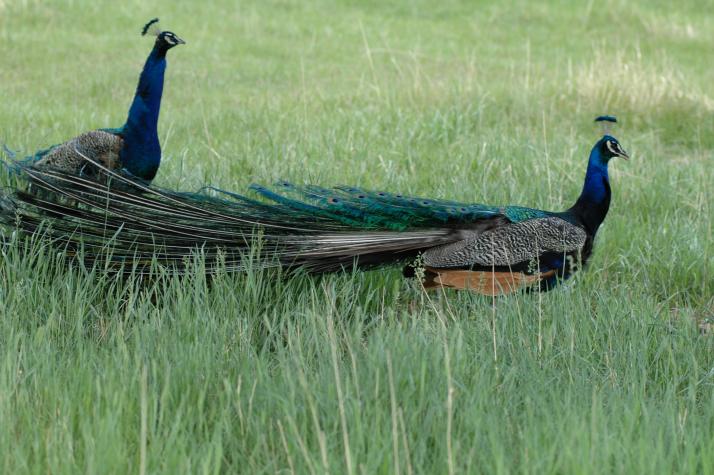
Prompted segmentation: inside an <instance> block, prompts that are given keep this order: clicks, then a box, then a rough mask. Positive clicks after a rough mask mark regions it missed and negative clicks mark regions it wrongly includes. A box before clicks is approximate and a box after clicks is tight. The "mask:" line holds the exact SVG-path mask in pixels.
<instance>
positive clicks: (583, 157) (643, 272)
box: [0, 0, 714, 474]
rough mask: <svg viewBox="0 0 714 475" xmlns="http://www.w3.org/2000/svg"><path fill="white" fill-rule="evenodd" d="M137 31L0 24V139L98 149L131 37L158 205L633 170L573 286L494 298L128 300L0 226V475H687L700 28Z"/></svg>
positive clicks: (45, 15) (256, 9)
mask: <svg viewBox="0 0 714 475" xmlns="http://www.w3.org/2000/svg"><path fill="white" fill-rule="evenodd" d="M147 3H148V2H139V1H136V0H130V1H124V2H111V3H109V2H91V1H89V0H66V1H35V0H0V104H1V106H0V142H3V143H6V144H7V145H8V146H9V147H10V148H12V149H14V150H20V151H25V152H28V153H29V152H32V151H34V150H37V149H41V148H45V147H47V146H48V145H51V144H54V143H58V142H62V141H64V140H66V139H67V138H70V137H73V136H75V135H77V134H79V133H80V132H83V131H85V130H91V129H95V128H99V127H113V126H119V125H121V124H122V123H123V122H124V119H125V117H126V111H127V108H128V105H129V103H130V101H131V97H132V95H133V93H134V88H135V85H136V79H137V77H138V74H139V71H140V69H141V66H142V64H143V61H144V59H145V58H146V54H147V53H148V51H149V49H150V48H151V40H149V39H147V38H142V37H140V35H139V31H140V28H141V26H142V25H143V24H144V23H145V22H146V21H148V20H149V19H150V18H152V17H154V16H159V17H161V20H162V26H163V27H164V28H166V29H169V30H171V31H174V32H175V33H177V34H178V35H179V36H181V37H182V38H183V39H185V40H186V42H187V45H186V46H181V47H180V48H176V49H174V50H172V51H171V53H170V54H169V58H168V59H169V66H168V70H167V74H166V85H165V89H164V100H163V104H162V111H161V119H160V123H159V132H160V135H161V139H162V145H163V149H164V160H163V162H162V166H161V169H160V171H159V174H158V177H157V179H156V183H158V184H160V185H162V186H167V187H172V188H179V189H184V190H197V189H199V188H200V187H201V186H203V185H206V184H213V185H216V186H220V187H223V188H227V189H230V190H237V191H244V190H246V188H247V186H248V185H249V184H250V183H253V182H262V183H271V182H273V181H275V180H277V179H280V178H289V179H291V180H293V181H296V182H309V183H319V184H322V185H337V184H350V185H360V186H364V187H367V188H371V189H386V190H389V191H395V192H396V191H400V192H403V193H411V194H416V195H423V196H430V197H437V198H448V199H456V200H462V201H469V202H478V203H490V204H519V205H526V206H533V207H538V208H543V209H552V210H559V209H565V208H567V207H569V206H570V205H571V204H572V203H573V202H574V200H575V198H576V197H577V195H578V193H579V191H580V188H581V186H582V179H583V176H584V173H585V166H586V162H587V156H588V153H589V151H590V148H591V147H592V145H593V144H594V143H595V141H596V140H597V139H598V138H599V136H600V134H601V132H600V130H599V129H598V128H597V127H596V126H595V125H594V124H593V122H592V120H593V118H594V117H595V116H597V115H600V114H604V113H608V114H614V115H616V116H617V117H618V118H619V119H620V124H619V126H618V127H617V129H616V130H615V132H614V135H615V136H616V137H617V138H618V139H619V140H620V142H621V144H622V145H623V147H624V148H625V149H626V150H627V151H628V152H629V153H630V155H631V157H632V158H631V160H630V161H629V162H625V161H621V160H615V161H613V162H612V163H611V166H610V175H611V182H612V188H613V202H612V206H611V208H610V213H609V215H608V217H607V219H606V221H605V223H604V226H603V227H602V228H601V230H600V231H599V234H598V238H597V242H596V247H595V253H594V256H593V258H592V259H591V261H590V263H589V265H588V268H587V269H586V271H585V272H582V273H580V274H578V275H577V276H576V277H574V278H573V279H572V280H570V281H569V282H568V283H567V285H566V286H564V287H562V288H559V289H557V290H555V291H552V292H549V293H545V294H537V293H536V294H517V295H514V296H510V297H505V298H498V299H495V300H492V299H490V298H486V297H482V296H478V295H473V294H470V293H465V292H454V291H447V292H436V293H425V292H424V291H423V290H422V289H420V287H419V286H418V285H415V284H414V282H410V281H407V280H405V279H403V278H402V277H401V271H400V269H398V268H387V269H383V270H379V271H373V272H369V273H359V272H345V273H342V274H336V275H330V276H325V277H311V276H306V275H292V276H285V275H279V274H276V273H275V272H268V271H261V270H253V271H250V272H247V273H244V274H237V275H232V274H219V275H217V276H216V277H215V278H214V279H212V280H211V281H208V280H207V279H206V278H205V277H204V275H203V273H202V272H201V266H202V263H201V262H200V261H198V262H196V263H195V266H194V269H193V270H192V272H191V273H190V275H188V276H187V277H184V278H176V277H166V278H162V279H157V280H154V281H152V282H151V284H150V285H139V283H137V282H135V281H132V279H125V280H115V279H113V278H111V277H109V276H107V275H105V274H103V273H102V272H101V269H83V268H80V267H79V266H67V265H66V264H67V263H66V260H65V256H63V255H57V254H55V253H53V252H52V251H51V250H49V249H48V248H47V247H46V246H45V245H43V243H42V242H36V243H32V244H31V245H29V246H26V245H24V244H22V243H19V242H18V240H17V239H16V238H15V237H13V236H12V230H10V229H5V230H3V231H2V232H3V235H4V238H5V240H6V241H7V242H8V244H7V245H5V246H4V247H3V248H2V256H1V259H0V472H2V473H52V474H60V473H68V474H70V473H71V474H74V473H82V472H84V473H140V474H144V473H251V474H258V473H314V474H321V473H346V474H362V473H364V474H371V473H402V474H412V473H449V474H452V473H583V474H586V473H587V474H590V473H714V334H713V332H712V325H714V234H713V229H712V228H713V225H714V206H713V205H714V199H712V191H711V190H712V189H714V171H713V168H714V167H713V165H714V158H713V155H714V82H713V81H712V78H713V77H714V76H713V75H712V74H713V70H712V64H714V49H713V48H712V45H714V8H712V4H711V2H708V1H680V2H677V3H676V5H674V4H673V3H672V2H665V1H659V0H654V1H645V0H638V1H626V0H604V1H601V2H595V1H593V0H590V1H584V2H567V1H562V0H550V1H548V2H540V3H538V2H528V1H525V0H523V1H518V0H512V1H506V2H501V1H476V2H466V1H463V2H461V1H456V0H443V1H440V2H427V1H420V0H413V1H407V0H401V1H394V2H379V1H371V0H363V1H357V0H352V1H348V0H345V1H329V0H311V1H309V2H290V1H272V0H271V1H240V2H233V1H228V0H220V1H212V2H200V3H199V2H177V1H174V2H170V1H167V0H160V1H156V2H151V5H148V4H147ZM1 181H2V183H1V184H2V186H8V185H7V179H6V178H2V180H1Z"/></svg>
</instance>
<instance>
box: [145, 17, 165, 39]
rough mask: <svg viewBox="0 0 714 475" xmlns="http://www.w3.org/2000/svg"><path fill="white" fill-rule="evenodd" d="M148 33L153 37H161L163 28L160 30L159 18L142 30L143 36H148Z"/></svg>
mask: <svg viewBox="0 0 714 475" xmlns="http://www.w3.org/2000/svg"><path fill="white" fill-rule="evenodd" d="M147 33H148V34H149V35H151V36H159V34H160V33H161V28H159V19H158V18H154V19H153V20H151V21H150V22H149V23H147V24H146V25H144V28H143V29H142V30H141V36H146V34H147Z"/></svg>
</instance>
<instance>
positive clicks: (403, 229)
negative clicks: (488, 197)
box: [0, 134, 628, 295]
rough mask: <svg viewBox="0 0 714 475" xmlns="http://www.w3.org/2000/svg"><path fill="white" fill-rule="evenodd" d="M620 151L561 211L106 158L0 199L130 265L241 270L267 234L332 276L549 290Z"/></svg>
mask: <svg viewBox="0 0 714 475" xmlns="http://www.w3.org/2000/svg"><path fill="white" fill-rule="evenodd" d="M613 157H622V158H628V156H627V154H626V153H625V151H624V150H623V149H622V148H621V146H620V144H619V142H618V141H617V139H615V138H614V137H613V136H611V135H609V134H606V135H604V136H603V137H602V138H601V139H600V140H598V142H597V143H596V144H595V146H594V147H593V148H592V150H591V152H590V156H589V160H588V166H587V171H586V175H585V182H584V185H583V189H582V192H581V194H580V196H579V198H578V199H577V201H576V203H575V204H574V205H573V206H572V207H570V208H569V209H567V210H565V211H562V212H550V211H543V210H538V209H532V208H526V207H519V206H488V205H481V204H468V203H460V202H455V201H446V200H434V199H429V198H420V197H409V196H403V195H399V194H394V193H388V192H374V191H369V190H363V189H359V188H353V187H336V188H323V187H319V186H314V185H295V184H292V183H290V182H280V183H277V184H276V185H274V186H270V187H265V186H258V185H254V186H253V187H252V189H253V191H254V192H256V193H257V194H258V195H259V197H261V198H262V199H254V198H249V197H247V196H244V195H241V194H236V193H231V192H226V191H222V190H215V191H217V192H218V194H212V195H211V194H206V193H185V192H176V191H171V190H166V189H161V188H158V187H154V186H148V185H146V184H145V183H142V182H137V181H133V180H131V178H128V177H126V176H123V175H121V174H118V173H116V172H114V171H112V170H111V169H109V168H108V167H107V168H106V169H105V170H104V171H105V173H107V174H108V175H109V178H110V180H103V181H102V180H96V179H93V178H91V177H82V176H77V175H72V174H67V173H64V172H62V171H58V170H38V169H35V168H31V167H28V168H26V169H25V173H26V175H27V177H28V178H29V180H30V181H31V182H32V184H33V187H30V189H29V191H22V190H17V191H16V192H15V193H14V195H13V196H10V197H7V198H6V199H4V200H2V204H0V220H2V221H5V222H6V223H7V224H10V225H17V226H19V227H20V229H21V230H22V231H24V232H25V233H32V232H34V231H36V230H37V229H38V228H39V227H40V226H43V225H44V224H46V223H47V221H49V226H44V227H43V229H44V232H45V233H49V235H50V236H49V237H51V238H52V242H53V243H54V244H55V245H58V246H65V247H69V248H70V249H78V248H80V247H81V248H82V249H83V255H84V258H85V260H87V261H89V262H90V263H91V262H97V261H102V262H104V260H106V259H109V260H110V262H111V263H112V264H113V265H114V267H115V268H118V269H123V270H124V271H131V272H137V271H141V269H142V268H144V267H143V266H145V265H148V264H147V263H149V262H156V263H160V264H164V265H166V266H167V267H168V268H171V269H174V271H175V272H182V271H183V270H184V269H185V265H186V257H187V256H190V255H191V254H192V253H194V252H196V251H197V250H200V252H201V253H203V254H204V255H205V257H206V263H207V267H208V270H209V271H210V270H213V269H215V268H217V267H218V264H217V263H218V262H221V266H222V268H225V269H227V270H229V271H240V270H243V269H244V268H245V266H246V263H245V256H246V255H247V254H248V253H249V251H250V250H251V249H252V247H253V246H254V245H255V244H256V242H258V241H260V242H261V257H260V262H259V263H260V265H262V266H265V267H269V266H281V267H283V268H290V269H292V268H302V269H305V270H307V271H309V272H312V273H324V272H334V271H339V270H341V269H352V268H353V267H357V268H361V269H368V268H372V267H378V266H384V265H389V264H394V263H399V262H402V263H406V264H407V266H406V268H405V275H408V276H409V275H415V274H416V273H417V272H416V271H417V270H418V269H423V276H424V281H423V282H424V285H425V287H427V288H436V287H450V288H458V289H471V290H474V291H477V292H480V293H483V294H487V295H498V294H505V293H510V292H513V291H516V290H517V289H521V288H523V287H533V286H535V287H536V288H540V289H542V290H547V289H550V288H551V287H553V286H554V285H555V284H556V283H557V282H558V281H559V280H561V279H566V278H568V277H569V276H570V275H571V274H572V273H573V272H574V271H575V270H576V269H578V268H579V267H580V266H582V265H583V264H584V263H585V262H586V261H587V260H588V258H589V257H590V254H591V251H592V247H593V240H594V238H595V235H596V233H597V231H598V228H599V227H600V225H601V223H602V222H603V220H604V219H605V216H606V215H607V212H608V209H609V205H610V199H611V190H610V184H609V176H608V163H609V161H610V160H611V159H612V158H613ZM111 181H113V182H114V183H121V184H122V186H114V185H113V184H112V183H110V182H111ZM36 189H39V190H44V194H43V195H42V196H40V195H39V194H38V192H37V191H33V190H36ZM415 260H416V263H415ZM252 265H255V263H253V264H252ZM420 275H421V274H420Z"/></svg>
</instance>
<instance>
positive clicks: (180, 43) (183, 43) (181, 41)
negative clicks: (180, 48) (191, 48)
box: [176, 36, 186, 45]
mask: <svg viewBox="0 0 714 475" xmlns="http://www.w3.org/2000/svg"><path fill="white" fill-rule="evenodd" d="M176 39H177V40H178V43H177V44H179V45H185V44H186V42H185V41H184V40H182V39H181V38H179V37H178V36H177V37H176Z"/></svg>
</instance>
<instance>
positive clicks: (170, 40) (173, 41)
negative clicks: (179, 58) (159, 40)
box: [164, 35, 178, 45]
mask: <svg viewBox="0 0 714 475" xmlns="http://www.w3.org/2000/svg"><path fill="white" fill-rule="evenodd" d="M164 40H165V41H166V42H167V43H168V44H170V45H175V44H178V42H177V41H176V38H174V37H173V36H168V35H167V36H164Z"/></svg>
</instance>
